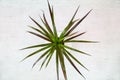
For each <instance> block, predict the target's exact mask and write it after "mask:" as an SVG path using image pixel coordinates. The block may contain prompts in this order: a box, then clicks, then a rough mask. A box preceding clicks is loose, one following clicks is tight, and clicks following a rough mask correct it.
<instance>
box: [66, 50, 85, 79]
mask: <svg viewBox="0 0 120 80" xmlns="http://www.w3.org/2000/svg"><path fill="white" fill-rule="evenodd" d="M64 55H65V57H66V58H67V60H68V61H69V62H70V63H71V65H72V66H73V67H74V68H75V70H76V71H77V72H78V73H79V74H80V75H81V76H82V77H83V78H84V79H85V77H84V76H83V74H82V73H81V72H80V71H79V69H78V68H77V67H76V66H75V64H74V63H73V62H72V60H71V59H70V58H69V56H68V55H67V54H66V53H65V52H64Z"/></svg>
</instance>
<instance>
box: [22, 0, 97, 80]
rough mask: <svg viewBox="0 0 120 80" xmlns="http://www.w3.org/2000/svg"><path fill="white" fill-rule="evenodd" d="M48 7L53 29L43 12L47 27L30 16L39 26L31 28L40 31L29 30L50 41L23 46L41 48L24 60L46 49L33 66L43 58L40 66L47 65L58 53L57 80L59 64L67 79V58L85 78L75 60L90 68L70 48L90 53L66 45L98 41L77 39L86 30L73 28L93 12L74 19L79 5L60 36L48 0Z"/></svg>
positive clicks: (44, 22) (42, 19) (43, 19)
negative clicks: (76, 30) (79, 30)
mask: <svg viewBox="0 0 120 80" xmlns="http://www.w3.org/2000/svg"><path fill="white" fill-rule="evenodd" d="M48 8H49V14H50V18H51V22H52V29H51V27H50V25H49V24H48V21H47V19H46V17H45V14H44V12H43V17H42V18H41V17H40V19H41V21H42V23H43V24H44V26H45V27H43V26H41V25H40V24H39V23H38V22H37V21H36V20H34V19H33V18H31V17H30V19H31V20H32V21H33V22H34V23H35V24H36V25H37V26H38V27H39V28H35V27H32V26H30V28H32V29H33V30H35V31H37V32H38V33H35V32H32V31H28V32H29V33H31V34H33V35H35V36H37V37H39V38H41V39H44V40H46V41H48V43H44V44H38V45H33V46H29V47H26V48H23V49H22V50H24V49H31V48H39V49H38V50H36V51H35V52H32V53H31V54H29V55H28V56H26V57H25V58H24V59H23V60H25V59H26V58H29V57H31V56H33V55H35V54H38V53H40V52H42V51H45V52H43V53H40V54H41V56H39V58H38V59H37V60H36V61H35V63H34V64H33V66H32V67H34V66H35V65H36V64H37V62H39V61H40V60H41V59H42V58H44V60H43V62H42V64H41V67H40V68H42V67H43V65H44V64H45V63H46V67H47V66H48V64H49V62H50V60H51V58H52V56H53V54H56V72H57V80H59V65H61V69H62V72H63V75H64V79H65V80H67V73H66V67H65V61H64V59H65V58H66V59H67V60H68V61H69V62H70V64H71V65H72V66H73V67H74V68H75V70H76V71H77V72H78V73H79V74H80V75H81V76H82V77H83V78H85V77H84V76H83V75H82V73H81V72H80V71H79V69H78V68H77V67H76V65H75V64H74V62H73V60H74V61H76V62H77V63H78V64H79V65H81V66H82V67H83V68H85V69H86V70H88V69H87V68H86V67H85V66H84V65H83V64H82V63H81V62H80V61H79V60H78V59H77V58H76V57H75V56H74V55H73V54H72V53H71V52H70V51H68V50H72V51H75V52H78V53H81V54H85V55H89V56H90V54H87V53H85V52H83V51H81V50H78V49H76V48H73V47H70V46H68V45H66V43H74V42H79V43H96V41H88V40H76V39H75V38H76V37H79V36H81V35H83V34H85V32H82V33H77V32H73V30H74V29H75V28H76V27H77V26H78V25H79V24H80V23H81V22H82V21H83V20H84V19H85V18H86V17H87V16H88V14H89V13H90V12H91V10H90V11H89V12H88V13H87V14H86V15H85V16H84V17H82V18H81V19H76V20H74V18H75V15H76V13H77V11H78V9H79V7H78V8H77V10H76V11H75V13H74V15H73V16H72V18H71V20H70V21H69V23H68V25H67V26H66V27H65V29H64V30H63V32H62V33H61V34H60V36H58V32H57V30H56V25H55V20H54V10H53V7H51V5H50V4H49V2H48Z"/></svg>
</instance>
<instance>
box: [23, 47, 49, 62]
mask: <svg viewBox="0 0 120 80" xmlns="http://www.w3.org/2000/svg"><path fill="white" fill-rule="evenodd" d="M50 46H51V45H48V46H45V47H43V48H41V49H39V50H37V51H35V52H33V53H31V54H29V55H28V56H26V57H25V58H24V59H23V60H25V59H27V58H29V57H31V56H33V55H35V54H37V53H39V52H41V51H43V50H45V49H47V48H49V47H50ZM23 60H22V61H23Z"/></svg>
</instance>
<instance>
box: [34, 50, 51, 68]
mask: <svg viewBox="0 0 120 80" xmlns="http://www.w3.org/2000/svg"><path fill="white" fill-rule="evenodd" d="M49 51H50V49H48V50H47V51H46V52H44V53H43V54H42V55H41V56H40V57H39V58H38V59H37V60H36V61H35V63H34V64H33V66H32V68H33V67H34V66H35V65H36V64H37V62H38V61H40V59H42V58H43V57H44V56H45V55H47V53H48V52H49Z"/></svg>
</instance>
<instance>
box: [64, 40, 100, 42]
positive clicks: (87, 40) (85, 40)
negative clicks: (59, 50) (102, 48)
mask: <svg viewBox="0 0 120 80" xmlns="http://www.w3.org/2000/svg"><path fill="white" fill-rule="evenodd" d="M68 42H80V43H98V41H88V40H69V41H66V43H68Z"/></svg>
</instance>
